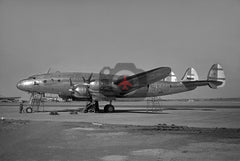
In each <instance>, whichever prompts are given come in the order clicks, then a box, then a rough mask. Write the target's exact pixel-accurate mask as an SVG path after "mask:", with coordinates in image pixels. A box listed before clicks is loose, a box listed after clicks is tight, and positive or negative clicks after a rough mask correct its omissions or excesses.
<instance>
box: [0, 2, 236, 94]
mask: <svg viewBox="0 0 240 161" xmlns="http://www.w3.org/2000/svg"><path fill="white" fill-rule="evenodd" d="M239 29H240V1H239V0H201V1H199V0H0V94H3V95H6V96H22V97H27V96H28V95H27V94H26V93H24V92H23V91H20V90H18V89H17V88H16V83H17V81H19V80H21V79H23V78H26V77H28V76H30V75H33V74H39V73H45V72H47V71H48V69H49V68H50V67H51V68H52V69H54V70H59V71H62V72H67V71H75V72H99V71H100V70H101V69H102V68H103V67H104V66H110V67H114V66H115V64H116V63H118V62H131V63H134V64H135V65H136V66H137V67H138V68H141V69H143V70H150V69H152V68H155V67H161V66H169V67H171V68H172V71H173V72H174V73H175V74H176V76H177V77H178V79H181V77H182V75H183V74H184V72H185V70H186V69H187V68H188V67H193V68H195V69H196V70H197V72H198V74H199V77H200V78H201V79H206V77H207V74H208V70H209V69H210V67H211V65H212V64H214V63H220V64H221V65H222V66H223V68H224V70H225V74H226V79H227V83H226V86H225V87H224V88H221V89H217V90H213V89H210V88H209V87H200V88H197V89H196V90H194V91H191V92H188V93H182V94H177V95H173V96H170V97H169V98H216V97H240V92H239V91H240V85H239V82H240V74H239V71H240V30H239Z"/></svg>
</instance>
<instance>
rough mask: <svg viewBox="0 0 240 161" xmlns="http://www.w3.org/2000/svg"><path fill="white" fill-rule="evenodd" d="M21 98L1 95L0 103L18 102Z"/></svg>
mask: <svg viewBox="0 0 240 161" xmlns="http://www.w3.org/2000/svg"><path fill="white" fill-rule="evenodd" d="M20 98H21V97H6V96H2V95H0V102H17V101H18V100H19V99H20Z"/></svg>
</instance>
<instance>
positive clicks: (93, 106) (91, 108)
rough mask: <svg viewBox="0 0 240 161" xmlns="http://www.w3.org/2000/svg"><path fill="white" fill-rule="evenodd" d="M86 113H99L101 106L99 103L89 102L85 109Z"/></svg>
mask: <svg viewBox="0 0 240 161" xmlns="http://www.w3.org/2000/svg"><path fill="white" fill-rule="evenodd" d="M83 112H84V113H88V112H89V113H98V112H99V104H98V101H91V102H89V103H88V104H87V105H86V107H85V108H84V109H83Z"/></svg>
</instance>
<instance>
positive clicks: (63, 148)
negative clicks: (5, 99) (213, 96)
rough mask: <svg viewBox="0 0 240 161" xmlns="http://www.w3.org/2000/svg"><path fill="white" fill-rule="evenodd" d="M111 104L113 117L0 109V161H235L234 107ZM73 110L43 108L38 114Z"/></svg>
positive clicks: (239, 153)
mask: <svg viewBox="0 0 240 161" xmlns="http://www.w3.org/2000/svg"><path fill="white" fill-rule="evenodd" d="M114 104H115V106H116V113H107V114H106V113H98V114H93V113H91V114H83V113H78V114H70V112H58V113H59V115H49V112H36V113H32V114H27V113H23V114H19V113H18V106H17V105H16V104H1V105H0V117H4V119H5V120H2V121H0V143H1V144H0V160H19V161H35V160H36V161H38V160H44V161H47V160H49V161H65V160H69V161H79V160H80V161H101V160H102V161H185V160H209V161H210V160H211V161H221V160H224V161H225V160H230V161H235V160H236V161H237V160H240V117H239V116H240V102H238V101H235V102H234V101H227V102H219V101H216V102H211V101H210V102H209V101H207V102H206V101H203V102H164V103H162V107H161V109H162V110H163V111H161V110H160V109H159V108H154V109H153V110H154V112H151V110H152V107H149V108H146V105H147V104H146V103H145V102H137V103H131V102H128V103H127V102H124V103H123V102H117V103H114ZM81 105H84V104H81ZM101 107H102V106H101ZM76 108H78V106H77V104H72V103H69V104H66V103H65V104H62V103H57V104H56V103H49V104H46V105H45V107H44V110H45V111H54V110H60V111H64V110H65V111H66V109H67V110H69V109H76ZM156 110H157V111H156Z"/></svg>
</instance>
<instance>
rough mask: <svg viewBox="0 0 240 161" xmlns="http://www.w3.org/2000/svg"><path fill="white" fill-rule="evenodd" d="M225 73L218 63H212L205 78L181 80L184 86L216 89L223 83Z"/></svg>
mask: <svg viewBox="0 0 240 161" xmlns="http://www.w3.org/2000/svg"><path fill="white" fill-rule="evenodd" d="M225 81H226V80H225V74H224V71H223V68H222V67H221V65H220V64H213V65H212V67H211V68H210V70H209V72H208V77H207V80H196V81H183V82H182V83H183V84H184V85H186V86H206V85H208V86H209V87H210V88H213V89H217V88H219V87H223V86H224V85H225Z"/></svg>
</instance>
